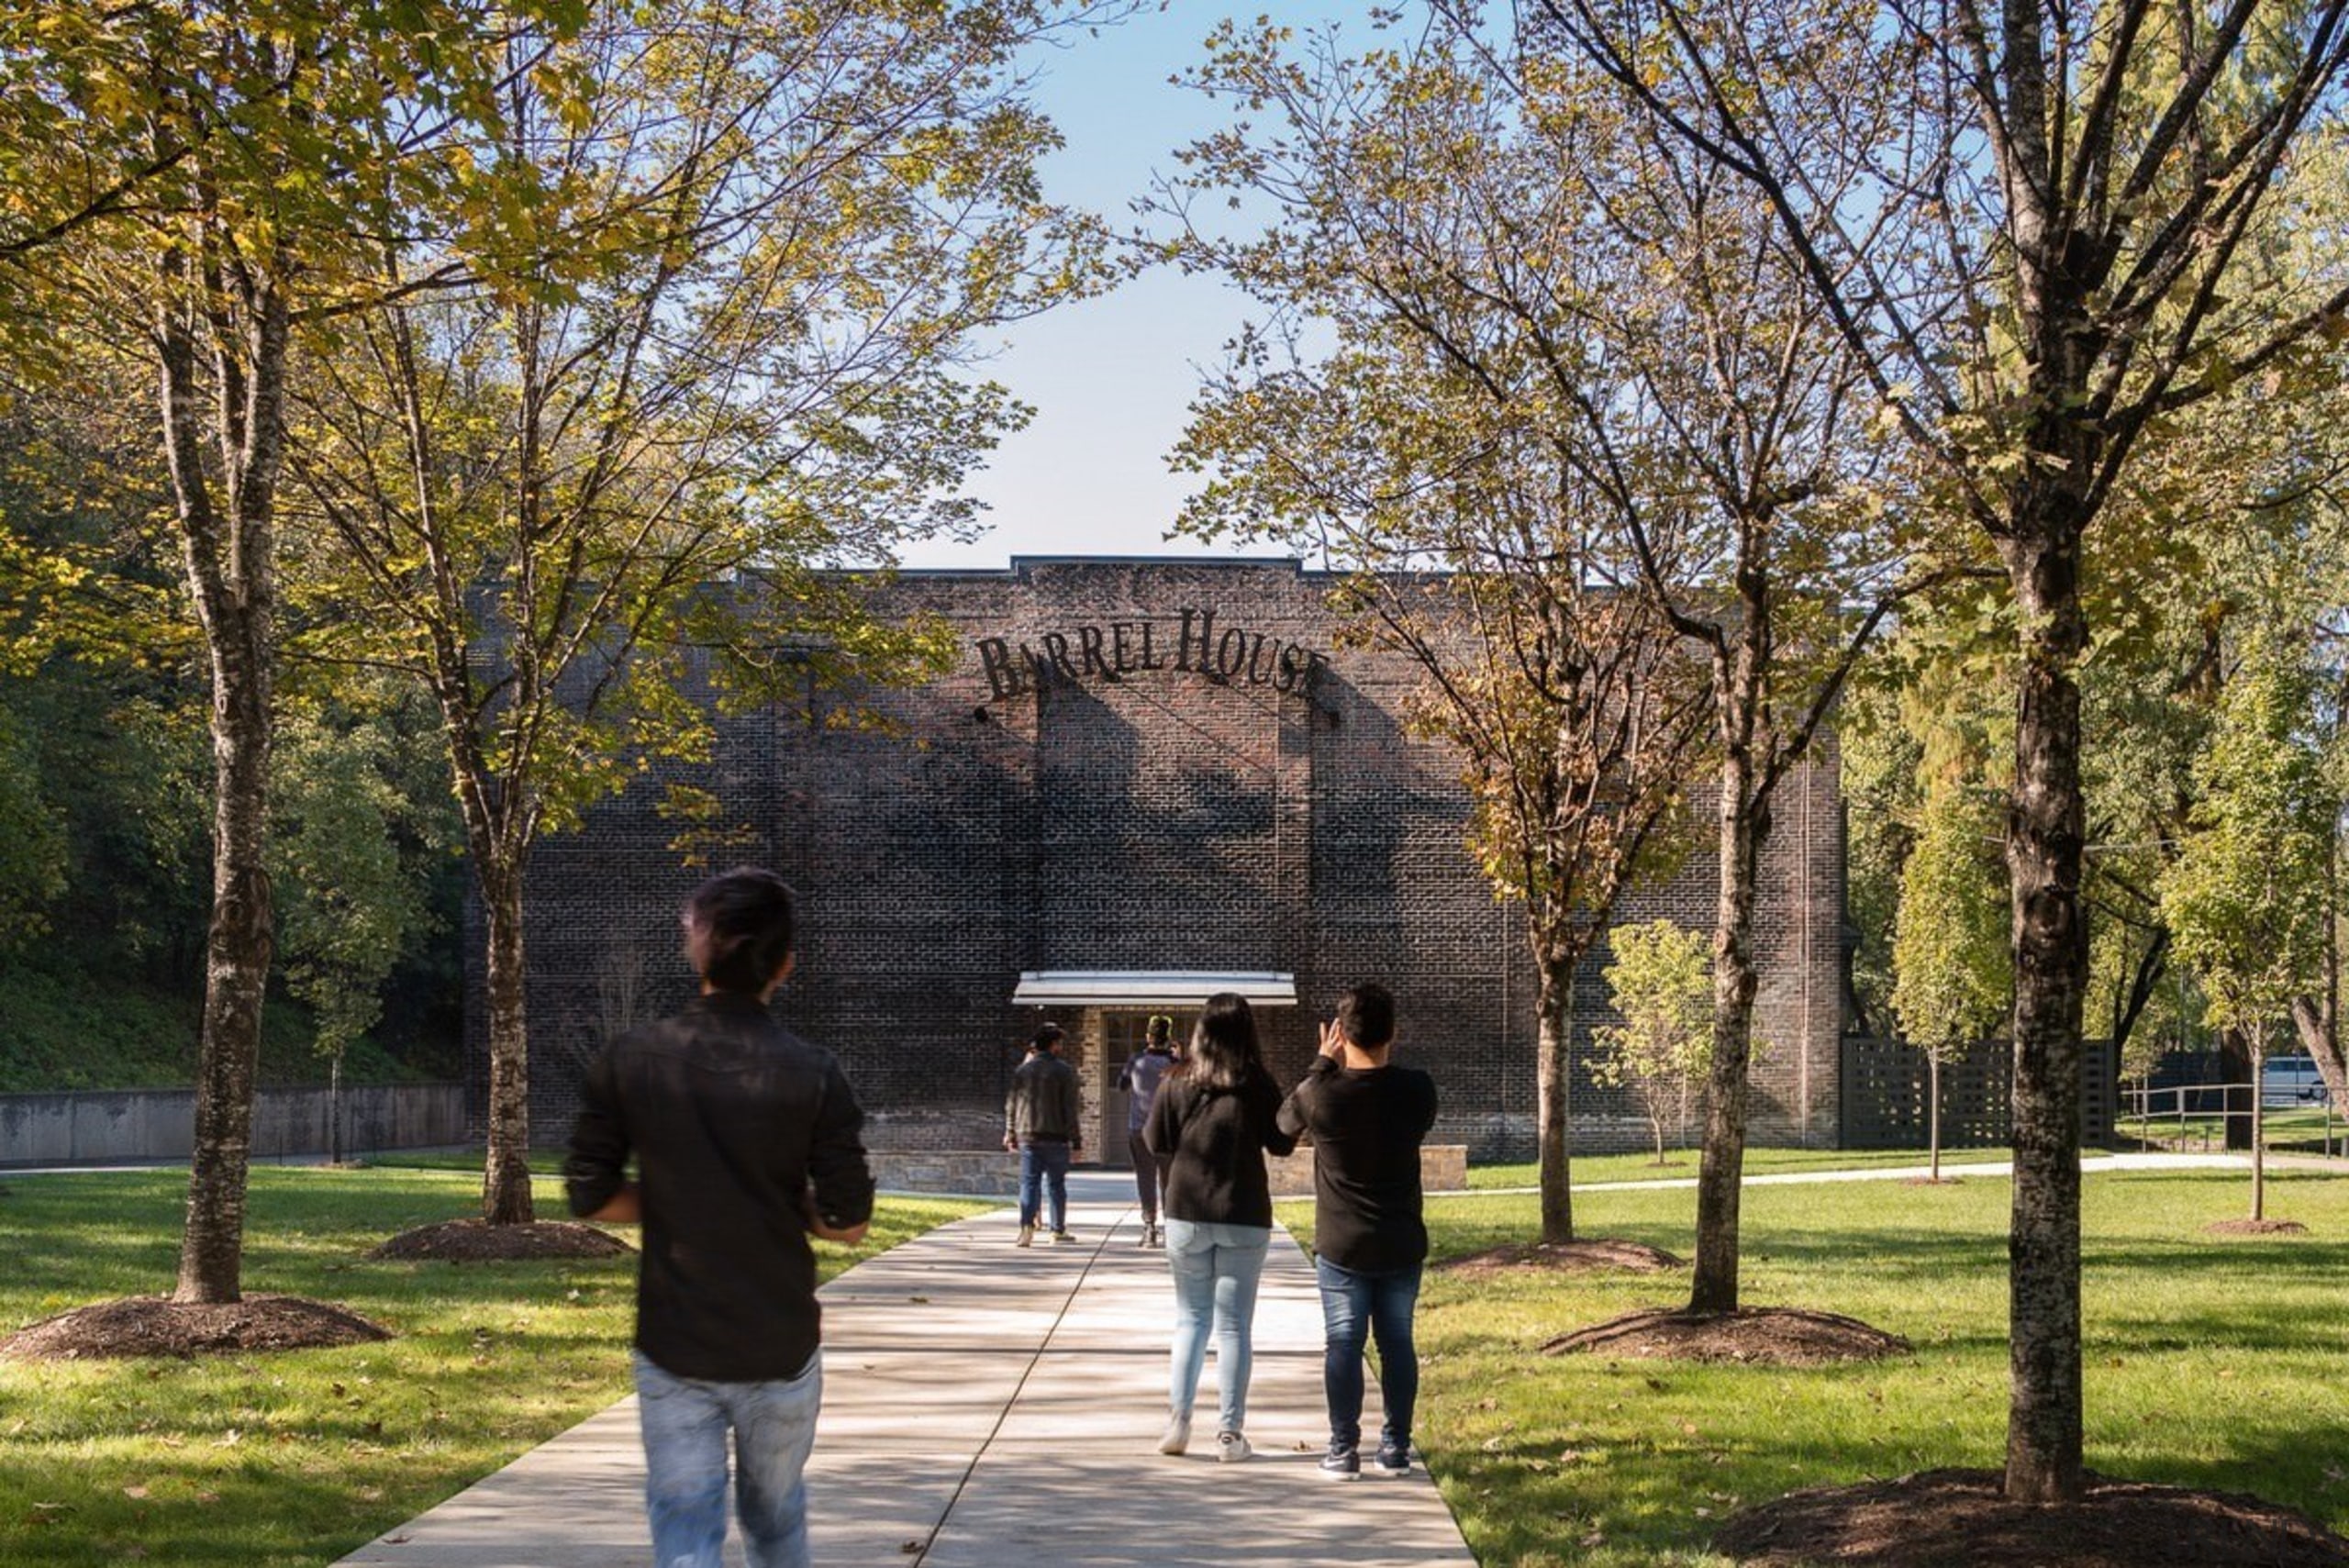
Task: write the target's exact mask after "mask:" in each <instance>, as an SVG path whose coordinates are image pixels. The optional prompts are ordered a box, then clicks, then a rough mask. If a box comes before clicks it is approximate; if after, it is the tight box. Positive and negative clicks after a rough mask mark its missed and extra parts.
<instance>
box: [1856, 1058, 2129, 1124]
mask: <svg viewBox="0 0 2349 1568" xmlns="http://www.w3.org/2000/svg"><path fill="white" fill-rule="evenodd" d="M1842 1069H1843V1139H1842V1142H1843V1147H1844V1148H1846V1149H1922V1148H1924V1147H1925V1146H1926V1144H1927V1142H1928V1141H1929V1140H1930V1139H1931V1136H1932V1123H1931V1122H1930V1120H1929V1119H1928V1117H1929V1113H1930V1106H1931V1099H1932V1089H1931V1084H1932V1064H1931V1063H1930V1062H1928V1061H1927V1060H1926V1058H1925V1053H1924V1052H1923V1051H1920V1050H1919V1049H1917V1048H1916V1047H1915V1046H1913V1045H1910V1044H1909V1043H1908V1042H1907V1041H1906V1040H1887V1039H1882V1038H1879V1037H1876V1036H1868V1035H1846V1036H1845V1037H1844V1038H1843V1042H1842ZM2116 1086H2117V1081H2116V1078H2115V1075H2114V1073H2113V1070H2112V1051H2111V1048H2110V1045H2109V1044H2107V1043H2106V1042H2105V1041H2103V1040H2089V1041H2087V1042H2086V1043H2085V1044H2084V1045H2083V1046H2082V1048H2081V1051H2080V1141H2081V1143H2082V1144H2083V1145H2086V1146H2087V1147H2091V1148H2095V1147H2101V1146H2102V1145H2104V1144H2105V1143H2107V1142H2109V1141H2110V1140H2111V1136H2112V1122H2113V1113H2114V1103H2113V1102H2114V1095H2115V1091H2116ZM2013 1126H2014V1106H2013V1100H2012V1070H2011V1058H2010V1053H2009V1048H2008V1045H2007V1042H2006V1041H2004V1040H1983V1041H1981V1042H1979V1043H1978V1044H1976V1045H1975V1046H1974V1047H1973V1048H1972V1049H1970V1050H1968V1051H1963V1052H1953V1053H1952V1054H1951V1055H1950V1056H1948V1057H1947V1058H1945V1059H1944V1060H1943V1062H1942V1147H1943V1148H1944V1149H1995V1148H1998V1147H1999V1146H2001V1145H2003V1144H2005V1143H2006V1142H2007V1141H2008V1140H2009V1137H2010V1136H2011V1133H2012V1130H2013Z"/></svg>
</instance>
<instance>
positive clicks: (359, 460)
mask: <svg viewBox="0 0 2349 1568" xmlns="http://www.w3.org/2000/svg"><path fill="white" fill-rule="evenodd" d="M1118 8H1119V7H1118V6H1110V5H1102V4H1091V3H1084V0H1070V3H1066V4H1063V3H1060V0H1032V3H1031V0H978V3H974V4H958V5H952V6H877V7H876V6H857V5H848V4H836V3H827V4H820V5H813V6H809V5H795V4H785V3H783V0H751V3H750V4H739V3H726V4H719V3H717V0H708V3H704V0H687V3H681V4H674V5H666V6H655V7H648V6H637V5H632V4H625V3H621V0H597V3H595V4H589V5H585V6H582V7H580V10H581V13H582V15H581V16H580V17H577V18H565V25H564V27H563V28H562V29H561V30H540V31H530V32H523V33H519V34H518V35H517V36H516V37H515V38H514V39H511V40H510V41H509V42H508V43H507V45H506V46H505V49H504V50H503V52H502V55H501V58H500V63H499V68H498V69H499V75H500V77H501V79H502V80H503V81H504V82H505V83H506V85H505V87H504V89H503V91H502V92H501V95H500V99H499V102H500V106H501V114H500V117H499V119H498V121H497V122H496V123H495V126H494V127H488V128H485V129H484V134H483V135H482V136H481V137H480V138H478V139H474V140H472V141H468V142H461V143H459V144H458V145H456V146H454V147H452V148H451V149H449V150H447V151H446V152H445V153H443V154H442V156H443V157H445V158H447V159H449V160H451V161H459V162H462V163H464V164H467V165H469V166H473V167H479V168H483V169H490V168H495V167H501V166H507V165H512V166H518V167H524V168H530V169H536V170H540V171H542V172H544V175H545V179H544V182H543V189H541V186H540V185H539V184H529V185H525V186H523V187H521V190H522V191H523V192H524V193H525V194H527V195H529V196H530V198H531V199H530V201H529V204H527V205H524V206H510V208H509V206H505V205H501V206H496V207H495V208H494V209H493V210H492V211H491V212H490V213H489V214H487V215H486V216H485V217H484V219H483V220H482V221H480V222H477V223H473V224H470V225H468V226H465V227H462V228H458V229H455V230H453V231H451V232H450V233H448V234H446V235H442V236H437V237H433V238H430V239H425V240H419V241H417V242H415V243H399V242H391V243H386V244H384V245H382V246H381V247H379V249H378V250H377V252H376V255H375V257H374V258H373V260H374V265H375V268H376V276H375V278H374V281H373V292H374V295H375V297H374V299H373V302H372V303H370V304H369V305H367V306H366V307H365V308H362V309H357V310H354V311H352V312H350V313H348V314H347V315H345V316H344V317H341V318H340V321H339V322H338V324H337V333H336V337H335V339H334V340H333V341H332V342H331V343H327V344H322V345H321V349H320V352H319V353H318V355H317V358H316V360H315V361H314V362H313V363H312V365H311V366H310V374H309V375H308V376H307V377H306V381H305V384H304V385H303V387H302V389H301V392H300V395H299V399H298V412H297V420H298V425H299V428H300V430H301V433H302V438H303V439H302V442H301V446H300V450H299V451H298V452H297V454H296V457H295V478H296V480H297V483H298V486H299V499H298V502H297V503H296V505H298V506H299V508H300V510H301V513H302V515H303V516H304V517H306V519H311V520H313V521H315V523H316V525H317V527H316V528H315V529H314V530H313V539H312V541H311V543H310V545H309V546H308V547H306V549H305V550H304V553H303V556H302V559H301V562H300V563H299V591H300V593H301V594H302V595H303V597H304V601H305V605H306V606H308V607H307V608H306V615H305V623H306V634H305V639H304V648H305V651H306V652H308V653H309V654H311V655H313V656H315V657H317V658H319V659H321V660H325V661H329V662H343V663H346V664H348V665H351V666H353V667H371V668H377V669H384V670H390V671H395V672H397V673H402V674H405V675H407V676H409V677H412V678H413V679H415V680H416V681H417V682H418V683H419V684H421V685H422V686H423V687H424V688H425V689H427V690H429V692H430V693H431V694H432V696H433V698H434V700H435V702H436V704H437V706H438V707H439V710H440V721H441V730H442V735H443V738H444V740H445V743H446V748H447V751H448V755H449V759H450V765H451V778H452V781H453V784H454V786H455V793H456V797H457V800H458V803H459V806H460V808H461V810H462V816H463V820H464V828H465V835H466V840H467V843H468V847H469V849H470V851H471V854H472V861H473V872H474V875H475V877H476V879H477V882H478V886H479V889H480V893H481V899H482V908H483V912H484V917H485V926H486V931H485V966H484V983H485V986H486V991H487V1012H488V1045H489V1106H488V1124H489V1135H488V1159H487V1168H486V1171H485V1173H484V1187H483V1214H484V1218H485V1219H487V1220H489V1221H490V1222H492V1223H499V1224H504V1223H520V1222H526V1221H529V1220H530V1219H531V1218H533V1208H532V1205H531V1197H530V1180H529V1164H528V1154H529V1143H530V1129H529V1029H528V1019H527V1016H526V1010H525V995H526V984H525V979H526V944H525V929H524V900H523V888H524V884H525V880H526V876H527V873H528V869H529V861H530V856H531V851H532V849H533V847H534V846H535V845H536V844H537V843H538V841H539V840H540V836H541V835H542V834H544V833H547V832H554V831H562V830H563V829H565V828H571V827H573V826H575V825H576V824H577V823H578V821H579V820H580V817H581V815H582V814H583V813H584V811H585V810H586V809H587V807H588V806H590V805H592V804H593V803H594V802H596V801H597V800H599V799H603V798H605V797H607V796H608V795H612V794H614V793H616V792H618V791H619V790H621V789H623V788H626V787H628V786H629V785H630V784H632V783H634V782H635V781H637V780H638V779H639V778H640V777H641V776H642V775H643V774H644V773H647V772H649V771H651V768H652V766H653V764H654V763H655V762H663V763H666V764H669V766H668V767H667V769H666V771H667V773H669V775H670V777H671V778H673V779H675V780H678V781H679V783H680V784H681V786H683V787H682V788H681V791H680V798H678V799H676V800H674V801H673V802H672V806H673V808H674V810H675V811H676V812H677V813H678V815H679V819H680V821H681V825H682V828H683V831H682V832H681V840H684V841H688V843H687V847H688V848H689V843H690V841H706V840H713V839H714V840H721V841H723V840H727V839H728V838H729V832H730V830H731V828H733V827H734V826H735V825H734V824H732V823H730V822H729V820H727V819H726V817H725V811H726V807H725V806H724V805H723V803H722V802H719V801H718V800H717V799H716V797H715V796H713V795H711V794H710V793H709V792H708V791H707V790H701V789H698V788H696V787H693V786H691V785H690V782H689V781H690V773H689V770H690V768H691V766H692V765H693V764H695V763H697V762H704V761H707V758H708V755H709V752H710V748H711V745H712V743H713V739H714V735H713V728H712V723H711V713H710V708H709V704H710V703H711V702H712V701H715V702H716V703H717V704H719V705H744V704H753V703H782V704H792V705H801V706H805V705H808V704H811V703H813V702H815V701H816V700H817V694H818V693H819V692H822V691H826V690H832V689H838V688H841V687H843V686H848V685H851V684H853V683H855V682H859V681H882V682H885V681H891V680H900V679H904V678H907V677H908V676H909V675H911V674H914V673H918V672H922V671H925V670H929V669H932V668H934V667H935V666H936V663H937V661H939V660H940V659H941V658H942V657H944V656H945V653H946V651H947V647H946V644H945V642H944V640H943V639H941V637H940V636H939V635H938V634H937V632H936V631H935V630H934V628H930V627H927V626H925V625H922V624H919V623H914V624H908V625H890V624H884V623H882V622H879V621H876V620H875V619H874V618H873V617H871V616H869V615H868V614H867V613H866V611H865V607H864V606H865V601H864V597H863V595H862V594H861V592H860V590H859V584H857V583H856V582H855V581H854V580H852V578H849V577H845V576H842V575H841V574H840V573H838V572H835V571H832V570H830V569H832V568H839V567H848V566H877V565H884V564H885V563H886V562H889V561H890V560H891V559H892V555H893V551H894V550H896V548H897V547H898V546H899V545H900V544H902V543H903V542H904V541H906V540H908V539H918V538H922V537H925V536H927V535H930V534H934V533H938V532H941V531H944V532H950V533H952V532H961V531H963V530H966V529H968V528H971V527H972V526H973V525H974V520H975V519H974V511H973V508H972V503H970V502H969V501H968V500H967V499H965V498H963V496H962V495H960V487H961V482H962V480H963V476H964V475H965V474H966V473H969V472H970V471H971V469H972V468H973V467H974V465H976V464H977V463H978V462H980V461H982V460H983V458H984V456H985V453H986V452H987V451H988V450H990V449H991V448H992V446H993V445H994V443H995V441H996V439H998V438H999V436H1000V435H1001V434H1002V433H1003V432H1005V431H1006V430H1008V429H1010V428H1015V427H1016V426H1017V425H1018V424H1019V422H1020V421H1021V420H1022V419H1023V418H1024V417H1025V411H1024V410H1023V409H1022V408H1021V407H1020V406H1019V405H1018V404H1016V403H1015V402H1013V401H1012V400H1011V399H1010V398H1009V396H1008V395H1007V394H1006V393H1005V391H1004V389H1003V388H1001V387H1000V386H998V385H996V384H993V383H991V382H987V381H984V380H981V379H978V378H977V377H975V376H974V375H972V374H971V373H969V368H968V361H970V359H971V357H972V356H973V354H974V352H975V351H977V350H979V349H980V348H982V347H983V346H984V342H983V335H984V334H985V332H986V331H988V330H989V329H991V328H995V327H996V326H998V325H1000V324H1001V323H1004V322H1006V321H1008V320H1010V319H1012V318H1014V317H1019V316H1023V315H1026V314H1028V313H1030V312H1033V311H1036V310H1041V309H1042V308H1045V307H1046V306H1050V305H1052V304H1053V303H1055V302H1056V301H1059V300H1063V299H1066V298H1068V297H1071V296H1072V295H1075V294H1077V293H1079V292H1082V291H1083V290H1084V289H1085V288H1087V287H1089V286H1091V285H1092V284H1094V283H1095V282H1096V281H1097V278H1098V275H1099V269H1098V267H1097V235H1096V233H1095V230H1094V227H1093V226H1092V225H1090V224H1089V223H1087V222H1085V221H1082V220H1079V219H1077V218H1075V217H1072V216H1071V215H1070V214H1067V213H1065V212H1063V211H1062V210H1061V209H1059V208H1056V207H1054V206H1051V205H1050V204H1048V203H1046V202H1045V201H1044V200H1043V199H1042V197H1041V195H1040V194H1039V192H1038V189H1037V183H1036V162H1037V161H1038V160H1039V159H1040V158H1041V157H1042V156H1043V155H1044V154H1045V153H1046V152H1047V151H1049V150H1051V149H1052V147H1054V146H1055V145H1057V142H1056V139H1055V136H1054V134H1053V132H1052V128H1051V127H1050V125H1049V124H1048V123H1047V122H1046V121H1044V120H1043V119H1042V118H1041V117H1040V116H1039V115H1038V114H1037V113H1036V112H1035V111H1034V110H1033V109H1032V107H1031V106H1030V105H1029V104H1028V102H1027V100H1026V98H1025V96H1024V95H1023V91H1022V83H1021V80H1020V78H1019V60H1020V58H1021V57H1022V54H1023V51H1026V50H1030V49H1031V48H1034V47H1037V46H1039V45H1041V44H1042V43H1044V42H1046V41H1048V40H1050V39H1053V38H1055V37H1057V36H1058V35H1059V34H1061V33H1062V32H1063V31H1065V30H1067V29H1069V28H1075V27H1077V26H1079V25H1081V24H1084V23H1086V22H1089V21H1094V20H1098V19H1101V18H1103V17H1108V16H1110V15H1113V14H1114V13H1115V12H1116V10H1117V9H1118ZM574 20H575V21H576V22H577V24H578V25H577V26H575V27H573V26H572V25H571V24H572V22H573V21H574ZM379 177H381V178H383V179H384V180H385V181H386V182H387V183H386V190H387V191H389V190H391V189H394V188H395V183H396V178H397V176H396V172H395V171H390V170H386V171H383V172H381V174H380V176H379ZM451 279H455V280H462V286H458V287H454V288H451V289H444V288H440V287H438V286H436V285H437V284H443V283H447V282H448V281H449V280H451ZM353 609H355V611H356V613H350V612H351V610H353ZM681 852H685V850H684V849H681Z"/></svg>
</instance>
